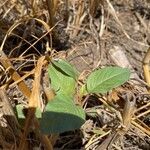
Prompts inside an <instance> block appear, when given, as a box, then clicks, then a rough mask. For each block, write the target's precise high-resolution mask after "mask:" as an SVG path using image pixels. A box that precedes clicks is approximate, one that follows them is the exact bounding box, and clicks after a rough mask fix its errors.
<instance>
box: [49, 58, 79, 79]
mask: <svg viewBox="0 0 150 150" xmlns="http://www.w3.org/2000/svg"><path fill="white" fill-rule="evenodd" d="M52 63H53V64H54V65H55V66H57V67H58V68H59V69H60V70H61V71H63V72H64V73H65V74H66V75H68V76H70V77H72V78H73V79H75V80H76V79H77V78H78V71H77V70H76V69H75V68H74V67H73V66H72V65H71V64H69V63H68V62H67V61H65V60H63V59H59V60H57V61H56V60H54V61H52Z"/></svg>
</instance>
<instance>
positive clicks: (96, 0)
mask: <svg viewBox="0 0 150 150" xmlns="http://www.w3.org/2000/svg"><path fill="white" fill-rule="evenodd" d="M99 3H100V0H90V2H89V9H90V15H91V16H92V17H94V15H95V13H96V10H97V7H98V5H99Z"/></svg>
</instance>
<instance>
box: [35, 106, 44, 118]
mask: <svg viewBox="0 0 150 150" xmlns="http://www.w3.org/2000/svg"><path fill="white" fill-rule="evenodd" d="M35 116H36V118H42V112H41V109H40V108H39V107H37V108H36V111H35Z"/></svg>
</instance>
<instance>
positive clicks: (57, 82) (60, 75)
mask: <svg viewBox="0 0 150 150" xmlns="http://www.w3.org/2000/svg"><path fill="white" fill-rule="evenodd" d="M48 73H49V77H50V80H51V85H52V88H53V89H54V90H55V92H56V94H68V95H73V94H74V93H75V87H76V81H75V80H74V79H73V78H72V77H69V76H68V75H66V74H64V72H62V71H61V70H59V69H58V68H56V67H55V66H54V65H50V66H49V69H48Z"/></svg>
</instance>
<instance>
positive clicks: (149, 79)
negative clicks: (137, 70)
mask: <svg viewBox="0 0 150 150" xmlns="http://www.w3.org/2000/svg"><path fill="white" fill-rule="evenodd" d="M149 62H150V48H149V49H148V51H147V53H146V55H145V57H144V60H143V71H144V76H145V81H146V82H147V84H148V85H149V86H150V72H149ZM149 92H150V90H149Z"/></svg>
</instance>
